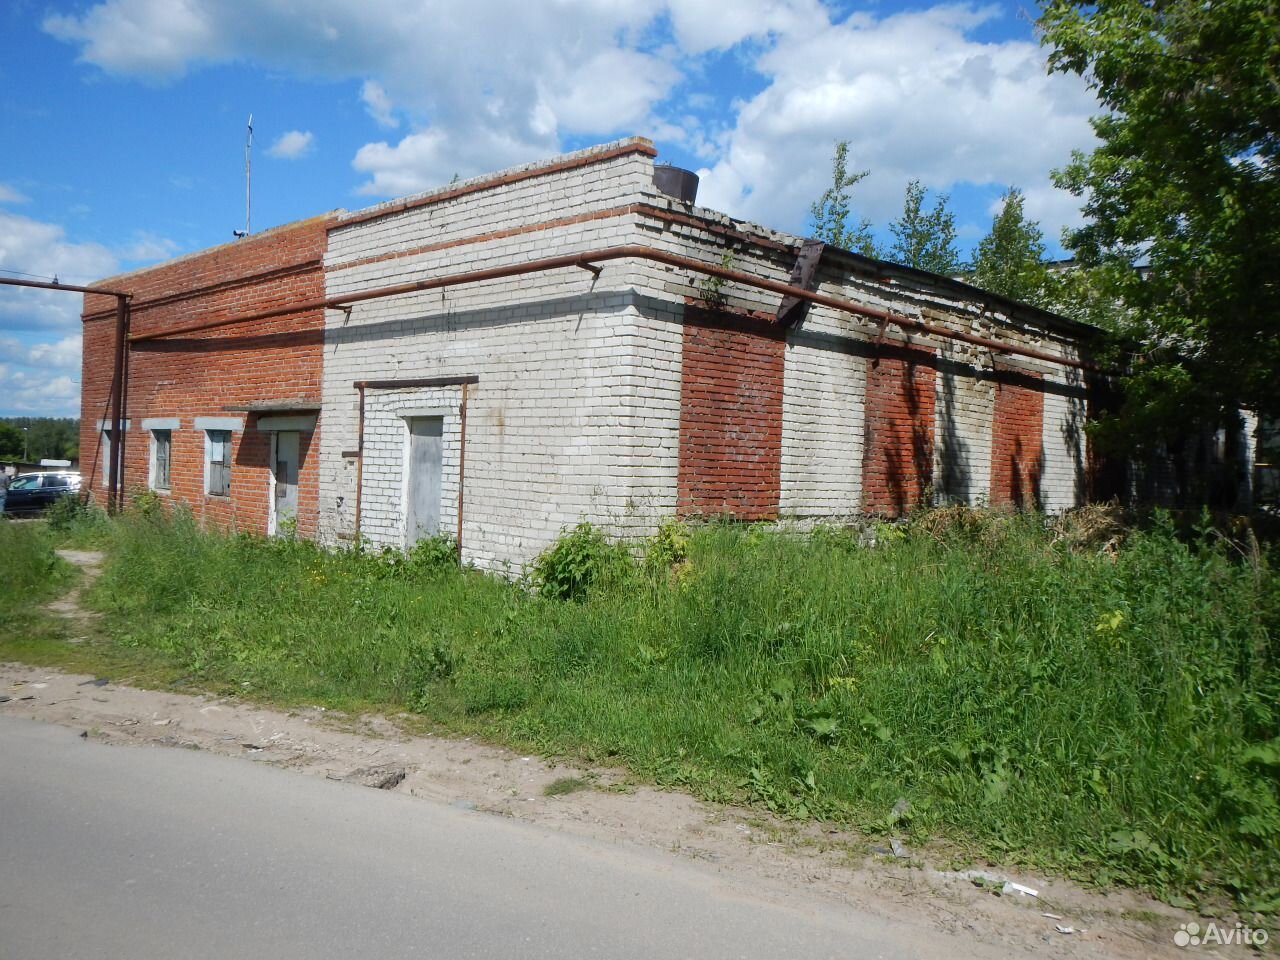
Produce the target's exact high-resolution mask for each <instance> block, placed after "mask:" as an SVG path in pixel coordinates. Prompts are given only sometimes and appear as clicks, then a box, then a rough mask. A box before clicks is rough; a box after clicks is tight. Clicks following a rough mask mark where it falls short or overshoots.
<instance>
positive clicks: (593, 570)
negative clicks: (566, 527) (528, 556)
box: [533, 523, 630, 602]
mask: <svg viewBox="0 0 1280 960" xmlns="http://www.w3.org/2000/svg"><path fill="white" fill-rule="evenodd" d="M629 565H630V555H629V554H628V553H627V552H626V550H625V548H623V547H620V546H618V545H616V544H611V543H609V541H608V540H606V539H605V536H604V534H602V533H601V532H600V531H599V530H597V529H596V528H595V527H593V526H592V525H591V524H589V523H580V524H578V525H577V526H576V527H574V528H573V530H572V531H571V532H570V533H565V534H561V536H560V539H558V540H557V541H556V542H555V543H553V544H552V545H551V546H550V547H548V548H547V549H546V550H545V551H544V552H543V553H542V554H541V555H540V556H539V557H538V558H537V560H535V561H534V563H533V576H534V581H535V582H536V583H537V584H538V592H539V593H540V594H541V595H542V596H544V597H546V598H548V599H550V600H573V601H578V602H581V601H583V600H585V599H586V598H587V592H588V591H589V590H590V589H591V587H592V586H593V585H594V584H596V583H598V582H603V581H605V580H607V579H609V578H611V577H617V576H619V575H621V574H622V573H623V572H625V570H626V569H627V567H628V566H629Z"/></svg>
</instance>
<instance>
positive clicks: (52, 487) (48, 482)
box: [4, 470, 80, 516]
mask: <svg viewBox="0 0 1280 960" xmlns="http://www.w3.org/2000/svg"><path fill="white" fill-rule="evenodd" d="M79 492H80V474H78V473H71V472H69V471H65V470H59V471H42V472H40V473H20V474H18V475H17V476H16V477H14V478H13V480H12V481H11V482H10V484H9V492H8V495H7V496H6V497H5V501H4V512H5V513H7V514H10V515H15V516H16V515H18V514H23V513H41V512H42V511H44V509H45V508H46V507H48V506H49V505H50V504H53V503H56V502H58V501H59V500H61V499H62V498H63V497H70V496H75V495H76V494H78V493H79Z"/></svg>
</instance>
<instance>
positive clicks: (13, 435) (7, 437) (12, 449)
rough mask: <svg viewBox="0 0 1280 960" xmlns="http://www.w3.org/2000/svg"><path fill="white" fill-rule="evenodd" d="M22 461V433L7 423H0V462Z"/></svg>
mask: <svg viewBox="0 0 1280 960" xmlns="http://www.w3.org/2000/svg"><path fill="white" fill-rule="evenodd" d="M21 459H22V431H21V430H19V429H18V428H17V427H15V426H13V425H12V424H9V423H4V422H0V460H21Z"/></svg>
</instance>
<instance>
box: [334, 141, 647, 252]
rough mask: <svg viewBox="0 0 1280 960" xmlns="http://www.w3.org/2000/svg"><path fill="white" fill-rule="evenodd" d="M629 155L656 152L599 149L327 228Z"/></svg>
mask: <svg viewBox="0 0 1280 960" xmlns="http://www.w3.org/2000/svg"><path fill="white" fill-rule="evenodd" d="M631 154H639V155H640V156H644V157H656V156H657V155H658V151H657V150H655V149H654V147H653V145H652V144H650V143H647V142H639V141H635V142H631V143H625V144H622V145H621V146H618V147H614V148H613V149H612V150H602V151H601V152H599V153H588V154H584V155H582V156H578V157H570V158H568V159H566V160H561V161H558V162H556V163H549V164H547V165H546V166H539V167H530V168H529V169H526V170H514V171H512V172H511V173H504V174H499V175H498V176H495V177H488V178H486V179H484V180H480V181H477V182H474V183H468V184H466V185H465V186H461V187H456V188H455V189H453V190H442V191H440V192H438V193H432V194H428V195H427V196H425V197H414V198H411V199H407V200H401V201H400V202H399V203H393V204H391V205H389V206H385V207H375V208H374V209H372V210H367V211H365V212H364V213H354V214H351V215H349V216H347V217H343V218H341V219H339V220H338V221H337V222H335V223H333V224H331V225H330V226H329V230H330V232H332V231H334V230H344V229H346V228H347V227H350V226H354V225H356V224H360V223H368V222H370V221H371V220H381V219H383V218H384V217H394V216H396V215H397V214H401V213H405V212H406V211H409V210H418V209H421V208H422V207H430V206H434V205H436V204H438V203H444V202H445V201H447V200H454V199H457V198H458V197H465V196H467V195H468V194H472V193H480V192H481V191H484V190H493V189H495V188H497V187H505V186H508V185H509V184H513V183H521V182H523V181H525V180H535V179H537V178H538V177H545V176H550V175H551V174H554V173H563V172H564V171H566V170H577V169H579V168H581V167H590V166H594V165H596V164H597V163H605V162H607V161H609V160H614V159H617V158H618V157H625V156H630V155H631Z"/></svg>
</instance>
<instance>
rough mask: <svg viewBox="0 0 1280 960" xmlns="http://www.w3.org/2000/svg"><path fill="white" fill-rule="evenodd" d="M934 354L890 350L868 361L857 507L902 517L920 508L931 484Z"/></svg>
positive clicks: (929, 352) (921, 351) (934, 396)
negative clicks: (858, 504)
mask: <svg viewBox="0 0 1280 960" xmlns="http://www.w3.org/2000/svg"><path fill="white" fill-rule="evenodd" d="M935 362H936V355H935V353H934V352H933V351H931V350H930V351H925V350H916V349H909V348H889V349H887V350H886V351H885V353H884V354H883V355H882V356H880V357H876V358H873V359H871V360H868V361H867V398H866V444H865V446H864V447H863V455H862V456H863V459H862V507H863V509H864V510H865V511H866V512H867V513H873V514H880V515H882V516H891V517H896V516H901V515H902V514H903V513H905V512H906V511H908V510H910V509H911V508H912V507H914V506H916V505H917V504H919V503H921V502H922V501H923V500H924V498H925V495H926V493H927V490H928V487H929V484H930V483H931V482H932V480H933V440H934V411H935V410H936V408H937V399H936V395H935V393H934V381H935V379H936V376H937V371H936V368H935Z"/></svg>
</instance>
